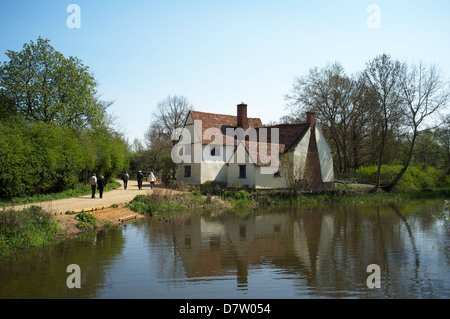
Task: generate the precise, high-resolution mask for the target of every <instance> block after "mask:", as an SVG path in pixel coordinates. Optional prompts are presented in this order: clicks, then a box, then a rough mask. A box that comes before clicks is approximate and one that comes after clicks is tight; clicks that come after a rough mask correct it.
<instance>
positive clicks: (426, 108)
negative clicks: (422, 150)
mask: <svg viewBox="0 0 450 319" xmlns="http://www.w3.org/2000/svg"><path fill="white" fill-rule="evenodd" d="M400 87H401V92H402V93H403V100H404V103H405V104H406V110H405V116H406V119H407V126H408V127H409V128H410V130H411V131H412V137H411V143H410V148H409V153H408V157H407V159H406V162H405V164H404V165H403V168H402V169H401V170H400V172H399V173H398V174H397V176H396V177H395V178H394V180H393V181H392V182H390V183H389V184H388V185H386V186H384V187H383V189H384V190H385V191H390V190H392V188H393V187H394V186H395V185H396V184H397V183H398V181H399V180H400V178H401V177H402V176H403V174H404V173H405V171H406V169H407V168H408V166H409V163H410V161H411V158H412V155H413V151H414V145H415V142H416V139H417V137H418V135H419V133H420V130H419V128H420V127H421V125H422V124H424V121H425V120H426V119H427V118H428V117H430V116H432V115H433V114H436V113H437V112H438V111H439V110H441V109H442V108H444V107H445V106H446V105H447V103H448V101H449V98H450V91H449V89H450V87H449V85H448V84H447V83H445V82H444V81H442V79H441V76H440V74H439V72H438V70H437V68H436V67H435V66H431V67H427V66H425V65H424V64H422V63H420V64H418V65H412V66H408V65H407V64H406V63H404V64H403V65H402V69H401V76H400Z"/></svg>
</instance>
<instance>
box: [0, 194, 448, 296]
mask: <svg viewBox="0 0 450 319" xmlns="http://www.w3.org/2000/svg"><path fill="white" fill-rule="evenodd" d="M449 247H450V222H449V211H448V210H446V208H445V203H444V201H442V200H426V201H409V202H405V203H399V204H389V205H381V206H379V205H357V206H343V205H336V206H330V205H328V206H324V207H316V208H304V209H286V208H270V209H256V210H251V211H245V210H244V211H237V212H230V211H225V212H201V213H200V212H197V213H185V214H177V215H173V216H171V217H168V218H165V219H161V218H156V217H154V218H148V219H144V220H141V221H139V222H135V223H129V224H125V225H121V226H118V227H113V228H111V229H107V230H102V231H98V232H96V233H92V234H85V235H83V236H81V237H79V238H74V239H69V240H65V241H64V242H62V243H60V244H58V245H53V246H50V247H44V248H38V249H31V250H29V251H27V253H26V254H16V255H14V256H12V257H8V258H3V260H1V261H0V298H2V299H3V298H13V299H14V298H20V299H26V298H52V299H53V298H71V299H78V298H82V299H86V298H93V299H94V298H95V299H101V298H126V299H128V298H133V299H141V298H146V299H147V298H151V299H160V298H162V299H171V298H208V299H211V298H239V299H241V298H243V299H245V298H270V299H278V298H280V299H282V298H283V299H292V298H450V275H449V274H450V255H449ZM74 264H75V265H77V266H79V271H78V273H77V272H74V273H72V270H69V271H68V266H69V265H74ZM369 265H375V266H373V267H375V268H373V269H375V270H372V269H371V268H369V269H368V266H369ZM72 275H73V276H75V275H76V276H78V277H76V278H78V279H79V283H80V288H76V287H75V288H69V284H68V281H69V280H68V278H69V277H70V278H71V280H72V279H73V278H75V277H72ZM377 279H378V280H379V286H375V287H373V284H374V283H376V280H377ZM71 282H76V280H75V279H74V280H73V281H71ZM369 286H372V288H371V287H369Z"/></svg>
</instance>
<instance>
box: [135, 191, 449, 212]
mask: <svg viewBox="0 0 450 319" xmlns="http://www.w3.org/2000/svg"><path fill="white" fill-rule="evenodd" d="M369 189H370V188H367V187H361V186H360V185H357V186H356V187H353V188H351V187H350V188H348V189H336V190H324V191H319V192H302V193H298V194H292V193H290V192H289V191H286V190H258V191H254V192H247V191H245V190H242V189H230V188H226V189H220V188H216V189H214V190H213V191H211V189H209V190H208V191H205V190H203V191H202V190H192V191H189V192H183V193H181V194H179V195H178V196H170V195H168V194H165V193H164V192H155V193H153V194H150V195H148V196H145V195H139V196H137V197H135V198H134V199H133V200H132V201H130V203H128V204H127V207H128V208H129V209H131V210H132V211H134V212H138V213H141V214H143V215H147V216H164V215H165V214H168V213H179V212H184V211H200V212H201V211H205V210H209V211H214V210H240V209H257V208H259V207H270V206H274V207H275V206H277V207H279V206H289V207H291V208H292V207H294V208H295V207H297V208H304V207H311V206H324V205H330V204H348V205H358V204H386V203H398V202H402V201H408V200H414V199H436V198H442V199H449V198H450V188H443V189H436V190H423V191H418V192H409V193H385V192H383V191H381V190H380V192H376V193H370V192H369V191H368V190H369Z"/></svg>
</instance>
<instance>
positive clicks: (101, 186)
mask: <svg viewBox="0 0 450 319" xmlns="http://www.w3.org/2000/svg"><path fill="white" fill-rule="evenodd" d="M97 187H98V194H99V195H100V198H103V189H104V188H105V187H106V181H105V178H104V177H103V176H100V178H99V179H98V181H97Z"/></svg>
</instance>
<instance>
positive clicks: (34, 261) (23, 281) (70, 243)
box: [0, 228, 124, 299]
mask: <svg viewBox="0 0 450 319" xmlns="http://www.w3.org/2000/svg"><path fill="white" fill-rule="evenodd" d="M111 233H114V235H112V234H111ZM123 247H124V238H123V236H122V230H121V229H120V228H117V229H112V230H108V231H98V232H93V233H89V234H82V236H81V237H79V238H78V239H68V240H65V241H64V242H62V243H61V244H59V245H57V246H54V247H44V248H39V249H32V250H30V251H27V253H26V255H23V256H20V257H18V258H15V260H13V261H11V262H10V263H8V264H6V265H5V264H2V265H0V271H2V272H3V273H1V274H0V278H1V284H0V298H2V297H4V298H43V299H45V298H51V299H54V298H95V297H97V293H98V292H99V290H100V289H102V287H103V286H104V284H105V283H106V282H107V278H106V277H105V276H106V272H105V267H107V266H108V265H111V264H112V263H113V261H114V258H115V257H116V256H117V255H119V254H120V253H121V252H122V248H123ZM70 264H77V265H79V266H80V268H81V287H82V289H69V288H67V285H66V279H67V277H68V276H69V275H70V273H67V272H66V269H67V266H68V265H70ZM6 274H7V275H6Z"/></svg>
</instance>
